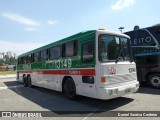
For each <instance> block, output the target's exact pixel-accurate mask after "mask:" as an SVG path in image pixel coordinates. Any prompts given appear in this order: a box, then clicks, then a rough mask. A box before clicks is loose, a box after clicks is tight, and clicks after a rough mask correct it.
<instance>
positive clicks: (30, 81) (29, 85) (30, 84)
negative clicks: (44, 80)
mask: <svg viewBox="0 0 160 120" xmlns="http://www.w3.org/2000/svg"><path fill="white" fill-rule="evenodd" d="M27 82H28V87H30V88H31V87H33V86H32V80H31V77H30V75H29V76H28V77H27Z"/></svg>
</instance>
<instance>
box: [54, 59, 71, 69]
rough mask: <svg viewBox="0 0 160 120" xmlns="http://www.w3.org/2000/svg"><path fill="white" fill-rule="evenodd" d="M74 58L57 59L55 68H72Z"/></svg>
mask: <svg viewBox="0 0 160 120" xmlns="http://www.w3.org/2000/svg"><path fill="white" fill-rule="evenodd" d="M71 66H72V60H71V59H63V60H56V61H55V68H57V69H60V68H71Z"/></svg>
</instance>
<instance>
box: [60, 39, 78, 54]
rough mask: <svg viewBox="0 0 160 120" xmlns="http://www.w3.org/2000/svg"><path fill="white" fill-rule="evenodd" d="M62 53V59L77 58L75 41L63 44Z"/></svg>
mask: <svg viewBox="0 0 160 120" xmlns="http://www.w3.org/2000/svg"><path fill="white" fill-rule="evenodd" d="M62 52H63V57H72V56H77V52H78V43H77V40H75V41H71V42H68V43H65V44H63V47H62Z"/></svg>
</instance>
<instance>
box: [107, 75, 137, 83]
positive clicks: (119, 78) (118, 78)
mask: <svg viewBox="0 0 160 120" xmlns="http://www.w3.org/2000/svg"><path fill="white" fill-rule="evenodd" d="M107 78H108V80H109V84H110V85H112V84H117V83H125V82H130V81H135V80H137V75H136V73H132V74H124V75H111V76H107Z"/></svg>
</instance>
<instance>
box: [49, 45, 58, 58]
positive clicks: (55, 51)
mask: <svg viewBox="0 0 160 120" xmlns="http://www.w3.org/2000/svg"><path fill="white" fill-rule="evenodd" d="M49 56H50V57H49V59H50V60H53V59H59V58H60V57H61V45H58V46H54V47H52V48H50V50H49Z"/></svg>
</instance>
